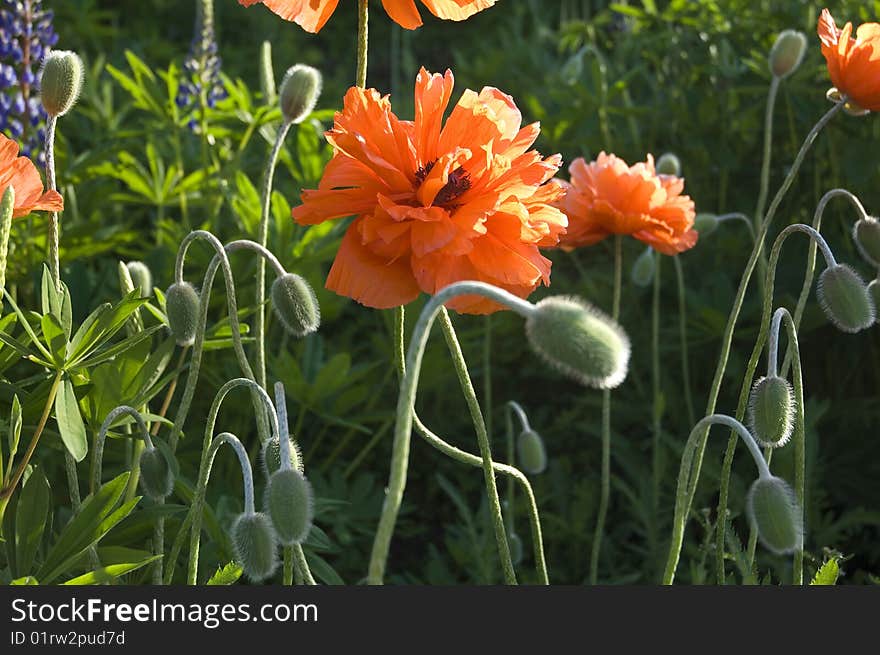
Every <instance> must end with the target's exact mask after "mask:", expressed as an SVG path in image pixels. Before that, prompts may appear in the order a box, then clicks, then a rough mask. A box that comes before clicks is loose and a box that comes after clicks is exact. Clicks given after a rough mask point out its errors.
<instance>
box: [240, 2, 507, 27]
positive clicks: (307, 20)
mask: <svg viewBox="0 0 880 655" xmlns="http://www.w3.org/2000/svg"><path fill="white" fill-rule="evenodd" d="M421 1H422V4H423V5H425V6H426V7H427V8H428V10H429V11H430V12H431V13H432V14H434V15H435V16H436V17H437V18H444V19H446V20H465V19H466V18H470V17H471V16H473V15H474V14H475V13H477V12H478V11H482V10H483V9H487V8H488V7H491V6H492V5H494V4H495V1H496V0H421ZM258 2H259V3H262V4H264V5H266V6H267V7H268V8H269V9H271V10H272V11H274V12H275V13H276V14H278V15H279V16H281V18H283V19H284V20H291V21H294V22H295V23H297V24H298V25H299V26H300V27H302V28H303V29H304V30H305V31H307V32H312V33H317V32H319V31H320V30H321V28H322V27H324V24H325V23H326V22H327V19H329V18H330V15H331V14H332V13H333V12H334V11H336V5H338V4H339V0H238V3H239V4H240V5H244V6H245V7H250V6H251V5H254V4H257V3H258ZM382 6H383V7H384V8H385V11H386V12H388V15H389V16H391V19H392V20H394V22H396V23H397V24H398V25H400V26H402V27H405V28H407V29H408V30H414V29H416V28H417V27H420V26H421V24H422V17H421V16H420V15H419V10H418V9H417V8H416V3H415V0H382Z"/></svg>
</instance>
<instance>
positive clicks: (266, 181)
mask: <svg viewBox="0 0 880 655" xmlns="http://www.w3.org/2000/svg"><path fill="white" fill-rule="evenodd" d="M290 125H291V123H290V121H287V120H285V121H284V122H283V123H282V124H281V126H280V127H279V128H278V133H277V134H276V136H275V144H274V145H273V146H272V151H271V152H270V153H269V161H267V162H266V171H265V173H264V174H263V188H262V189H261V192H260V231H259V235H258V239H259V243H260V245H261V246H263V247H264V248H265V247H266V245H267V242H268V240H269V208H270V205H271V201H272V182H273V180H274V178H275V167H276V166H277V164H278V156H279V154H280V153H281V148H282V147H283V146H284V139H285V137H286V136H287V133H288V132H289V131H290ZM265 304H266V259H265V258H263V257H260V260H259V261H258V262H257V314H256V316H255V317H254V333H255V334H254V338H255V340H256V362H255V366H256V369H257V370H256V377H257V383H258V384H259V385H260V386H261V387H263V389H268V387H267V386H266V307H265Z"/></svg>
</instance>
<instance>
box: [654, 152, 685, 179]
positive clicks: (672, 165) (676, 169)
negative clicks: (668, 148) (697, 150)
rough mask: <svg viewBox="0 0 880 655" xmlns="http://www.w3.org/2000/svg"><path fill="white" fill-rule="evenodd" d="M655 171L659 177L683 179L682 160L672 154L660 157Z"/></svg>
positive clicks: (664, 154)
mask: <svg viewBox="0 0 880 655" xmlns="http://www.w3.org/2000/svg"><path fill="white" fill-rule="evenodd" d="M654 169H655V170H656V171H657V174H658V175H674V176H675V177H681V160H680V159H679V158H678V157H677V156H676V155H674V154H673V153H671V152H665V153H663V154H662V155H660V159H658V160H657V164H656V165H655V167H654Z"/></svg>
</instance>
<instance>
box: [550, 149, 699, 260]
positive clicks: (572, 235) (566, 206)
mask: <svg viewBox="0 0 880 655" xmlns="http://www.w3.org/2000/svg"><path fill="white" fill-rule="evenodd" d="M568 171H569V173H570V174H571V182H570V183H567V182H562V183H563V184H564V185H565V186H566V187H567V190H568V192H567V193H566V194H565V197H564V198H563V199H562V201H561V202H559V203H558V206H559V207H560V208H561V209H562V210H563V211H564V212H565V213H566V214H567V215H568V231H567V232H566V234H565V235H564V236H563V237H562V238H561V239H560V242H559V245H560V247H561V248H562V249H564V250H573V249H574V248H579V247H581V246H590V245H593V244H594V243H598V242H599V241H601V240H602V239H605V238H606V237H609V236H611V235H612V234H627V235H629V236H632V237H633V238H635V239H638V240H639V241H642V242H644V243H646V244H648V245H649V246H651V247H653V248H654V250H656V251H658V252H661V253H663V254H664V255H674V254H676V253H679V252H683V251H685V250H688V249H689V248H692V247H693V246H694V245H695V244H696V243H697V231H696V230H694V229H693V226H694V202H693V200H691V199H690V197H689V196H685V195H682V191H683V190H684V179H682V178H680V177H675V176H673V175H659V174H658V173H657V172H656V170H655V169H654V158H653V157H652V156H651V155H648V158H647V161H645V162H639V163H638V164H635V165H633V166H627V164H626V162H625V161H623V160H622V159H620V158H619V157H617V156H615V155H612V154H605V152H601V153H600V154H599V157H598V158H597V159H596V161H593V162H590V163H589V164H588V163H587V162H586V161H585V160H584V158H583V157H578V158H577V159H575V160H574V161H573V162H572V163H571V166H569V168H568Z"/></svg>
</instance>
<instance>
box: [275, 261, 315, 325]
mask: <svg viewBox="0 0 880 655" xmlns="http://www.w3.org/2000/svg"><path fill="white" fill-rule="evenodd" d="M272 306H273V307H274V308H275V314H276V315H277V316H278V319H279V320H280V321H281V323H282V324H283V325H284V327H285V328H286V329H287V331H288V332H290V333H291V334H292V335H294V336H296V337H304V336H305V335H307V334H310V333H312V332H314V331H315V330H317V329H318V327H319V326H320V325H321V307H320V305H318V299H317V298H316V297H315V291H314V289H312V286H311V285H310V284H309V283H308V282H307V281H306V280H305V278H303V277H301V276H299V275H296V274H295V273H285V274H284V275H279V276H278V277H277V278H275V281H274V282H273V283H272Z"/></svg>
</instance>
